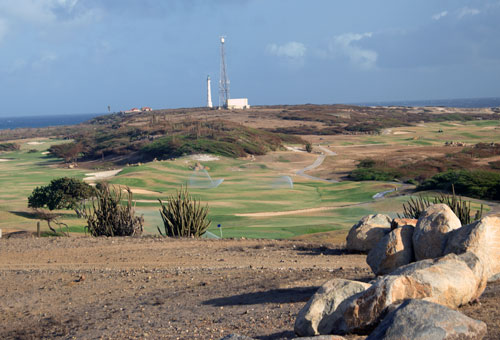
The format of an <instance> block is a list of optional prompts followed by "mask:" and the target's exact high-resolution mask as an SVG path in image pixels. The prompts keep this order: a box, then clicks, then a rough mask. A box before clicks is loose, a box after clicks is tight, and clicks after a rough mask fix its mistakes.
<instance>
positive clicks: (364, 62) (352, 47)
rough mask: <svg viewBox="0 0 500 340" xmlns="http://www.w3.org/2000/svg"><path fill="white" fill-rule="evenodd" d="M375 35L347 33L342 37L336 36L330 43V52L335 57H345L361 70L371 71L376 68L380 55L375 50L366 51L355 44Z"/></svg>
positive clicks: (369, 33)
mask: <svg viewBox="0 0 500 340" xmlns="http://www.w3.org/2000/svg"><path fill="white" fill-rule="evenodd" d="M372 35H373V33H371V32H368V33H363V34H359V33H346V34H342V35H338V36H335V37H334V38H333V40H332V41H331V43H330V46H329V48H330V52H331V53H332V54H333V55H334V56H335V55H343V56H345V57H347V58H348V59H349V61H350V62H351V63H352V64H353V65H355V66H357V67H360V68H363V69H371V68H373V67H375V65H376V62H377V58H378V53H377V52H376V51H373V50H369V49H365V48H362V47H359V46H357V45H356V44H355V43H356V42H358V41H360V40H363V39H366V38H371V37H372Z"/></svg>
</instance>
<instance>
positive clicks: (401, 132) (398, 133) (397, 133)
mask: <svg viewBox="0 0 500 340" xmlns="http://www.w3.org/2000/svg"><path fill="white" fill-rule="evenodd" d="M409 133H411V132H409V131H394V132H393V135H407V134H409Z"/></svg>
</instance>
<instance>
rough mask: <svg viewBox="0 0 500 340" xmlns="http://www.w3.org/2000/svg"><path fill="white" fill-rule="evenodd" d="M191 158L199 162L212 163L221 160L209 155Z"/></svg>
mask: <svg viewBox="0 0 500 340" xmlns="http://www.w3.org/2000/svg"><path fill="white" fill-rule="evenodd" d="M190 158H191V159H192V160H195V161H199V162H210V161H218V160H220V158H219V157H217V156H214V155H208V154H198V155H192V156H191V157H190Z"/></svg>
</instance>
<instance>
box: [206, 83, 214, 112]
mask: <svg viewBox="0 0 500 340" xmlns="http://www.w3.org/2000/svg"><path fill="white" fill-rule="evenodd" d="M207 107H209V108H212V107H213V105H212V89H211V87H210V76H208V77H207Z"/></svg>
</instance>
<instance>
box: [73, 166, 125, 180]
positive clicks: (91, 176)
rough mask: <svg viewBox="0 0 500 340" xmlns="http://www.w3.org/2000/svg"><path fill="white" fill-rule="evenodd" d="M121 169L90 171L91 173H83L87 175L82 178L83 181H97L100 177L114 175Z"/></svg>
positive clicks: (104, 177)
mask: <svg viewBox="0 0 500 340" xmlns="http://www.w3.org/2000/svg"><path fill="white" fill-rule="evenodd" d="M122 170H123V169H117V170H108V171H100V172H91V173H88V174H85V176H87V177H85V178H84V179H83V180H84V181H85V182H94V181H99V180H101V179H106V178H111V177H114V176H116V175H117V174H118V173H120V171H122Z"/></svg>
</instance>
